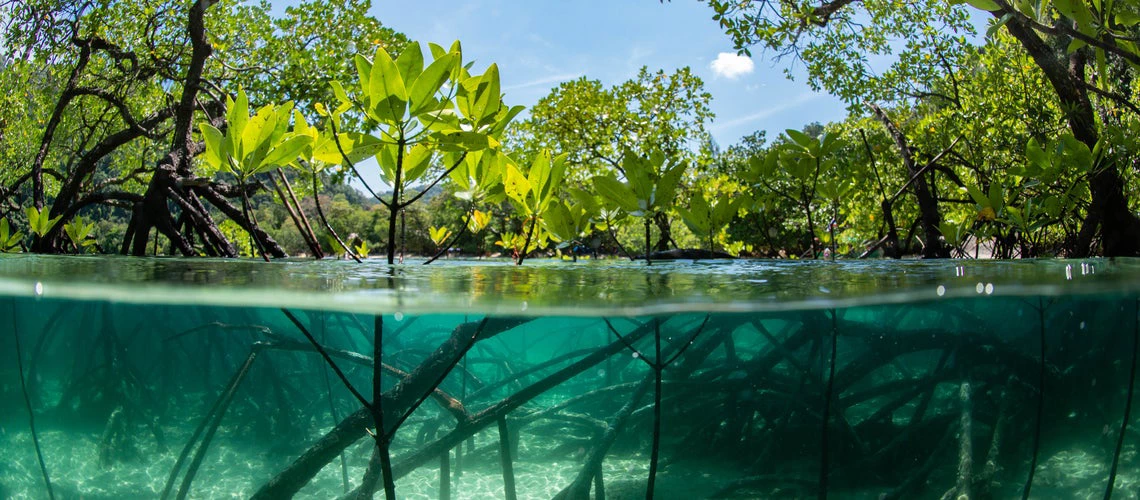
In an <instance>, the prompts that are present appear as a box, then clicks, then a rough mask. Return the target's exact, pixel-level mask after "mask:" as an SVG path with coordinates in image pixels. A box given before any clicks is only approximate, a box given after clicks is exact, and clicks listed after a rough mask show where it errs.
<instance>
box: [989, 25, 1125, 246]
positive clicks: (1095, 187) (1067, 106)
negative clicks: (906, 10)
mask: <svg viewBox="0 0 1140 500" xmlns="http://www.w3.org/2000/svg"><path fill="white" fill-rule="evenodd" d="M993 14H994V16H995V17H1000V16H1002V15H1004V13H1003V12H1002V11H997V12H994V13H993ZM1005 27H1006V29H1007V30H1009V34H1010V35H1013V37H1014V38H1016V39H1017V40H1018V41H1019V42H1021V45H1022V47H1024V48H1025V51H1026V52H1028V53H1029V55H1030V57H1032V58H1033V61H1034V62H1035V63H1037V66H1038V67H1039V68H1041V71H1042V72H1044V73H1045V77H1046V78H1048V79H1049V83H1050V84H1051V85H1052V86H1053V90H1054V91H1056V92H1057V98H1058V99H1060V101H1061V109H1063V110H1065V118H1066V120H1068V122H1069V129H1070V130H1071V131H1072V133H1073V137H1075V138H1076V139H1077V140H1079V141H1081V142H1082V143H1084V144H1085V145H1086V146H1088V147H1089V149H1090V150H1091V149H1093V148H1094V147H1096V143H1097V140H1098V137H1099V132H1098V130H1097V125H1096V118H1095V114H1094V113H1093V107H1092V102H1091V101H1090V100H1089V95H1088V91H1087V90H1086V89H1085V85H1084V84H1085V56H1084V52H1083V50H1086V49H1081V50H1078V51H1076V52H1074V53H1073V54H1072V55H1071V56H1070V57H1069V60H1068V64H1066V63H1065V61H1064V59H1063V58H1062V57H1061V56H1060V55H1059V54H1057V52H1056V51H1055V50H1054V49H1053V48H1052V47H1051V46H1050V45H1049V44H1047V43H1045V41H1044V40H1042V39H1041V37H1040V36H1038V35H1037V32H1035V31H1034V30H1033V28H1032V27H1030V26H1027V25H1025V24H1024V22H1023V20H1022V19H1020V18H1019V17H1018V16H1017V15H1015V16H1014V17H1013V19H1011V20H1010V22H1008V23H1006V25H1005ZM1090 167H1094V168H1093V173H1092V174H1091V175H1090V176H1089V192H1090V193H1091V195H1092V202H1091V203H1090V204H1089V211H1088V214H1087V215H1086V217H1085V221H1084V224H1083V225H1082V227H1081V230H1080V232H1079V233H1078V235H1077V238H1076V241H1075V242H1073V245H1072V247H1071V248H1070V252H1071V253H1072V256H1073V257H1086V256H1089V255H1091V254H1094V253H1096V250H1095V249H1094V248H1093V240H1094V239H1095V237H1096V235H1097V233H1098V232H1099V233H1100V235H1101V253H1102V254H1103V255H1105V256H1108V257H1117V256H1135V255H1140V219H1138V218H1137V217H1136V215H1135V214H1133V213H1132V211H1131V209H1130V208H1129V207H1128V199H1127V198H1126V197H1125V196H1124V181H1123V180H1122V179H1121V178H1120V172H1119V170H1118V169H1117V165H1116V163H1115V162H1114V161H1112V160H1111V159H1109V160H1108V161H1107V162H1106V163H1105V164H1102V165H1091V166H1090Z"/></svg>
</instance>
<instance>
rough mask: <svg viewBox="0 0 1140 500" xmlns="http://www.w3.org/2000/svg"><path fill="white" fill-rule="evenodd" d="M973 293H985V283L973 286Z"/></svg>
mask: <svg viewBox="0 0 1140 500" xmlns="http://www.w3.org/2000/svg"><path fill="white" fill-rule="evenodd" d="M974 291H976V292H978V293H982V292H984V291H986V285H985V283H978V284H977V285H975V286H974Z"/></svg>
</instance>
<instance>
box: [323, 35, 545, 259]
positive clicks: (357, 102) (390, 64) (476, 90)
mask: <svg viewBox="0 0 1140 500" xmlns="http://www.w3.org/2000/svg"><path fill="white" fill-rule="evenodd" d="M430 49H431V54H432V57H433V59H434V60H433V61H432V62H431V64H429V65H427V66H426V67H425V66H424V62H425V61H424V58H423V53H422V52H421V49H420V45H419V44H418V43H414V42H413V43H410V44H408V46H407V47H405V48H404V50H403V51H402V52H401V53H400V55H399V57H397V58H396V60H393V59H392V57H391V56H390V55H389V54H388V52H387V51H386V50H385V49H384V48H383V46H382V45H378V46H377V50H376V53H375V55H374V56H373V58H372V59H371V60H369V59H368V58H366V57H364V56H361V55H357V56H356V58H355V63H356V68H357V71H358V75H359V86H358V88H356V89H353V90H354V91H355V92H353V93H352V94H350V93H349V92H347V91H346V89H345V88H344V87H343V86H342V85H341V84H340V83H339V82H336V81H334V82H332V87H333V91H334V93H335V94H336V96H337V98H338V99H339V100H340V102H341V104H340V106H339V107H338V108H337V109H336V110H335V111H333V112H331V113H328V116H329V118H330V120H331V121H332V124H333V126H334V127H336V126H337V125H338V122H339V120H340V116H341V115H342V114H344V113H346V112H349V111H351V112H353V113H358V114H360V115H362V117H363V118H365V122H366V127H367V128H368V129H369V130H367V131H366V132H365V133H349V134H348V135H349V136H351V137H356V138H360V139H361V140H365V141H368V142H369V143H371V144H374V145H375V146H376V147H375V149H374V150H373V155H374V156H376V159H377V162H378V163H379V166H380V175H381V178H382V179H384V181H385V182H386V183H387V184H389V185H390V186H391V187H392V195H391V197H390V198H389V199H384V198H383V197H380V196H377V197H376V199H377V200H378V201H380V203H381V204H383V205H384V206H385V207H387V208H388V211H389V217H388V241H387V247H388V248H387V250H388V251H387V256H388V263H389V264H394V263H395V255H396V224H397V220H398V218H399V217H400V216H401V214H402V213H403V211H404V209H406V208H407V207H408V206H410V205H412V204H414V203H415V202H416V201H418V200H419V199H420V198H422V197H423V196H424V195H425V194H426V193H427V192H428V191H430V190H431V188H433V187H434V186H435V185H437V184H438V183H439V182H440V181H442V180H443V179H445V178H447V177H448V176H449V174H450V173H451V172H452V171H454V170H455V169H456V168H458V167H459V166H460V164H462V163H463V162H464V160H465V158H466V155H467V154H469V153H472V152H476V151H484V150H495V149H497V148H498V147H499V138H500V137H501V136H502V133H503V131H504V130H505V128H506V126H507V124H508V123H510V121H511V120H512V119H514V117H515V116H516V115H517V114H518V113H520V112H521V111H522V107H520V106H516V107H513V108H511V107H508V106H505V105H503V102H502V96H501V94H500V85H499V70H498V66H496V65H494V64H491V65H490V67H488V68H487V70H486V71H485V72H484V73H483V74H482V75H475V76H472V75H471V74H470V73H469V71H468V68H469V67H470V65H466V66H465V65H464V64H463V55H462V51H461V48H460V45H459V43H458V42H456V43H454V44H453V45H452V46H451V49H450V50H445V49H444V48H443V47H440V46H438V45H435V44H430ZM444 89H446V92H444V91H443V90H444ZM376 132H378V134H379V135H378V136H373V135H369V134H371V133H376ZM340 135H341V134H337V136H338V137H339V136H340ZM439 159H442V160H443V162H444V163H445V164H446V168H445V169H444V171H443V173H442V174H440V175H434V176H431V177H429V179H432V180H430V182H427V183H426V187H424V188H423V190H421V191H420V192H419V193H418V194H415V195H413V196H406V191H407V190H408V188H409V187H411V186H412V185H414V183H416V182H417V181H419V180H421V178H423V177H424V176H425V175H427V174H428V172H429V167H431V166H432V164H433V160H439ZM374 194H375V193H374Z"/></svg>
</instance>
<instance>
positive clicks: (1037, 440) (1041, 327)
mask: <svg viewBox="0 0 1140 500" xmlns="http://www.w3.org/2000/svg"><path fill="white" fill-rule="evenodd" d="M1049 302H1050V305H1052V300H1050V301H1049ZM1034 309H1035V310H1036V311H1037V337H1038V343H1039V346H1040V347H1041V353H1040V354H1039V355H1038V356H1039V357H1038V372H1037V413H1036V417H1035V418H1034V421H1033V451H1032V452H1031V454H1030V460H1029V473H1028V474H1027V475H1026V476H1025V486H1023V487H1022V488H1021V500H1028V498H1029V491H1030V489H1032V488H1033V476H1034V475H1035V474H1036V473H1037V457H1038V453H1039V452H1040V451H1041V423H1042V421H1043V420H1044V413H1045V301H1044V299H1041V298H1038V299H1037V306H1036V307H1034Z"/></svg>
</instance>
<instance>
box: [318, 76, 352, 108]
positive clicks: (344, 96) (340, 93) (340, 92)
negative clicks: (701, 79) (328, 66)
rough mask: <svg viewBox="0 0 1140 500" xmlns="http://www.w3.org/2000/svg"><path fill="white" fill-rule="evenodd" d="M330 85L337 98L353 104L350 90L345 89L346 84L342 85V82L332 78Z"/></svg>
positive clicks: (342, 101) (344, 102)
mask: <svg viewBox="0 0 1140 500" xmlns="http://www.w3.org/2000/svg"><path fill="white" fill-rule="evenodd" d="M329 86H330V87H332V89H333V95H335V96H336V98H337V100H339V101H340V102H341V103H343V104H349V105H351V104H352V100H350V99H349V98H348V92H345V91H344V85H341V84H340V82H338V81H336V80H331V81H329ZM318 104H320V103H318Z"/></svg>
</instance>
